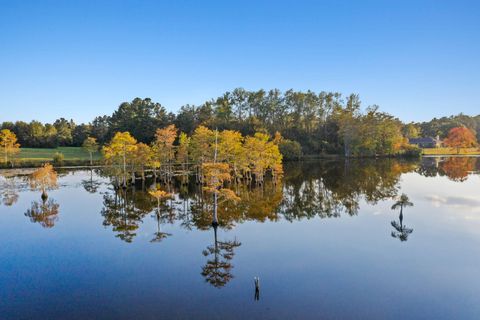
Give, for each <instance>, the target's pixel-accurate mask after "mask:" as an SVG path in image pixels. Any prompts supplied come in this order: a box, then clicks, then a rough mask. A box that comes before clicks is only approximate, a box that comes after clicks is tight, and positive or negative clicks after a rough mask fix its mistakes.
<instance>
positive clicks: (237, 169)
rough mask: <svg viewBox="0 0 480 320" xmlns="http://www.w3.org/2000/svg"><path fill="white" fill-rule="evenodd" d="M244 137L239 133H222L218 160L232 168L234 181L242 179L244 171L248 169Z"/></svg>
mask: <svg viewBox="0 0 480 320" xmlns="http://www.w3.org/2000/svg"><path fill="white" fill-rule="evenodd" d="M243 140H244V138H243V136H242V134H241V133H240V132H238V131H232V130H224V131H222V132H220V136H219V142H218V160H219V161H220V162H226V163H228V164H229V165H230V166H231V170H232V172H233V179H235V180H236V181H237V180H238V179H240V178H241V177H242V171H244V170H245V169H246V168H247V167H248V161H247V154H246V150H245V148H244V147H243Z"/></svg>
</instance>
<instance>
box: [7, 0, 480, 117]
mask: <svg viewBox="0 0 480 320" xmlns="http://www.w3.org/2000/svg"><path fill="white" fill-rule="evenodd" d="M235 87H244V88H245V89H249V90H256V89H260V88H264V89H270V88H279V89H281V90H286V89H289V88H293V89H296V90H307V89H311V90H314V91H321V90H327V91H330V90H332V91H339V92H342V93H344V94H345V95H346V94H349V93H352V92H354V93H359V94H360V97H361V100H362V102H363V103H364V104H365V106H366V105H369V104H378V105H380V107H381V109H382V110H384V111H387V112H390V113H392V114H394V115H396V116H398V117H399V118H401V119H402V120H404V121H411V120H416V121H417V120H429V119H430V118H432V117H435V116H437V117H439V116H444V115H450V114H454V113H455V114H456V113H459V112H463V113H466V114H480V99H479V98H478V96H479V93H480V1H438V0H434V1H423V0H412V1H410V0H401V1H400V0H397V1H393V0H391V1H389V0H384V1H367V0H363V1H360V0H358V1H354V0H351V1H339V0H332V1H301V0H297V1H279V0H277V1H260V0H257V1H226V0H222V1H208V0H204V1H180V0H175V1H173V0H172V1H168V2H167V1H141V0H136V1H134V0H132V1H120V0H115V1H101V0H96V1H86V0H84V1H66V0H63V1H60V0H59V1H48V0H43V1H27V0H22V1H15V0H0V122H1V121H5V120H25V121H30V120H32V119H37V120H41V121H48V122H51V121H53V120H55V119H56V118H59V117H65V118H68V119H70V118H73V119H74V120H75V121H78V122H88V121H91V120H92V119H93V118H94V117H95V116H97V115H103V114H111V113H112V112H113V110H114V109H115V108H116V107H117V106H118V105H119V104H120V103H121V102H122V101H129V100H132V99H133V98H135V97H137V96H138V97H142V98H143V97H150V98H152V99H153V100H155V101H158V102H160V103H162V104H163V105H164V106H165V107H166V108H167V109H168V110H170V111H176V110H178V108H179V107H180V106H181V105H183V104H187V103H190V104H200V103H202V102H204V101H205V100H207V99H209V98H213V97H217V96H219V95H220V94H221V93H223V92H224V91H227V90H233V89H234V88H235Z"/></svg>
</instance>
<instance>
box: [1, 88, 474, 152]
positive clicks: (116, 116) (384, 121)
mask: <svg viewBox="0 0 480 320" xmlns="http://www.w3.org/2000/svg"><path fill="white" fill-rule="evenodd" d="M361 109H362V108H361V102H360V99H359V97H358V95H355V94H351V95H349V96H347V97H343V96H342V95H341V94H339V93H335V92H320V93H317V92H313V91H306V92H301V91H294V90H288V91H286V92H281V91H280V90H278V89H273V90H269V91H265V90H259V91H247V90H244V89H242V88H237V89H235V90H233V91H232V92H226V93H224V94H222V95H221V96H220V97H218V98H216V99H211V100H209V101H206V102H205V103H203V104H201V105H198V106H195V105H185V106H182V107H181V108H180V109H179V111H178V112H177V113H176V114H174V113H171V112H167V111H166V109H165V108H164V107H163V106H162V105H161V104H159V103H157V102H154V101H152V100H151V99H148V98H147V99H140V98H136V99H134V100H133V101H131V102H124V103H122V104H121V105H120V106H119V107H118V109H117V110H116V111H115V112H114V113H113V114H112V115H110V116H107V115H105V116H99V117H96V118H95V119H94V120H93V121H92V122H90V123H88V124H83V123H82V124H76V123H75V122H74V121H73V120H70V121H68V120H66V119H63V118H60V119H58V120H56V121H55V122H54V123H52V124H48V123H47V124H42V123H40V122H38V121H32V122H30V123H26V122H23V121H17V122H4V123H2V125H1V128H2V129H9V130H11V131H12V132H14V133H15V134H16V136H17V138H18V142H19V143H20V144H21V145H22V146H23V147H56V146H81V145H82V144H83V142H84V141H85V139H87V137H93V138H95V139H96V140H97V141H98V143H100V144H102V145H103V144H106V143H107V142H108V141H110V140H111V139H112V138H113V137H114V135H115V133H117V132H129V133H130V134H131V135H132V136H133V137H134V138H135V139H136V140H137V141H139V142H142V143H145V144H150V143H152V141H154V139H155V134H156V130H157V128H165V127H167V126H169V125H172V124H173V125H175V126H176V128H178V129H179V130H180V131H181V132H184V133H186V134H187V135H191V134H193V132H194V131H195V130H196V129H197V128H198V127H199V126H205V127H207V128H210V129H215V128H218V129H219V130H234V131H238V132H240V133H241V134H242V135H245V136H248V135H253V134H254V133H255V132H263V133H268V134H270V135H272V136H273V135H274V134H275V132H277V131H278V132H279V133H280V134H281V135H282V136H283V137H285V139H286V140H285V142H284V143H283V144H282V153H283V154H284V156H285V157H287V158H289V157H292V158H295V157H298V156H299V155H300V153H301V152H303V153H305V154H319V153H332V154H339V153H341V154H346V155H373V154H375V155H391V154H397V153H402V152H405V151H407V152H410V151H412V150H411V146H409V145H408V143H407V140H406V137H410V138H411V137H415V136H418V135H427V136H435V135H437V134H439V135H441V136H442V137H444V136H446V135H447V133H448V131H449V130H450V129H451V128H453V127H455V126H460V125H464V126H467V127H468V128H470V129H472V130H479V128H480V126H478V124H479V117H468V116H464V115H459V116H456V117H451V118H442V119H434V120H432V121H431V122H428V123H410V124H403V123H402V122H401V121H400V120H399V119H397V118H395V117H394V116H392V115H390V114H387V113H385V112H381V111H379V109H378V107H377V106H370V107H368V108H366V109H365V110H364V111H362V110H361Z"/></svg>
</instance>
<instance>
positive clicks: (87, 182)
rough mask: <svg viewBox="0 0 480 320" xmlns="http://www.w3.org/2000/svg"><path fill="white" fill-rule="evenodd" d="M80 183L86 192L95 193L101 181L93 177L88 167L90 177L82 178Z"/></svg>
mask: <svg viewBox="0 0 480 320" xmlns="http://www.w3.org/2000/svg"><path fill="white" fill-rule="evenodd" d="M82 185H83V188H84V189H85V191H87V192H88V193H96V192H97V191H98V188H100V186H101V185H102V183H101V182H100V181H99V180H97V179H93V170H92V169H90V179H84V180H82Z"/></svg>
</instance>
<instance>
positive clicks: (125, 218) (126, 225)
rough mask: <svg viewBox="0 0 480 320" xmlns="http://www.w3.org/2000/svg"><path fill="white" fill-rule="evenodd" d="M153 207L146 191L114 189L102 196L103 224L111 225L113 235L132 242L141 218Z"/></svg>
mask: <svg viewBox="0 0 480 320" xmlns="http://www.w3.org/2000/svg"><path fill="white" fill-rule="evenodd" d="M153 208H154V204H153V201H152V199H151V198H150V196H149V195H148V194H147V193H146V192H143V191H142V192H137V191H136V190H135V189H122V188H120V189H115V190H113V192H109V193H106V194H105V195H104V196H103V209H102V211H101V212H100V214H101V215H102V216H103V218H104V220H103V225H104V226H111V227H112V231H113V232H114V233H115V234H116V235H115V236H116V237H118V238H119V239H121V240H123V241H125V242H132V241H133V238H134V237H135V236H136V230H137V229H138V228H139V226H140V224H141V223H142V221H143V218H144V217H145V216H146V215H147V214H148V213H150V212H151V211H152V210H153Z"/></svg>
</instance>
